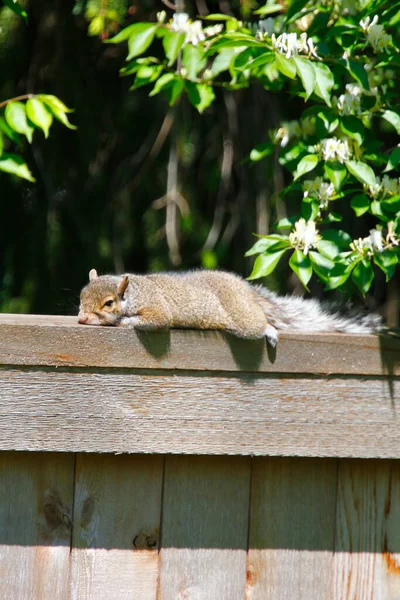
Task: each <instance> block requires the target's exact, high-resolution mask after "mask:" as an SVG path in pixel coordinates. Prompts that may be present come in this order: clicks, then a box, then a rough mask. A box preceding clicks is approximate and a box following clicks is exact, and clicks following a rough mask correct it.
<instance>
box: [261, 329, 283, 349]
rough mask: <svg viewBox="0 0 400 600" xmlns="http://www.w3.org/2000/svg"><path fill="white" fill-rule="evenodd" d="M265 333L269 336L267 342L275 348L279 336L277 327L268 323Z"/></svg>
mask: <svg viewBox="0 0 400 600" xmlns="http://www.w3.org/2000/svg"><path fill="white" fill-rule="evenodd" d="M264 335H265V337H266V338H267V342H268V343H269V344H271V346H272V347H273V348H275V346H276V344H277V343H278V337H279V336H278V332H277V330H276V329H275V327H272V325H267V327H266V328H265V329H264Z"/></svg>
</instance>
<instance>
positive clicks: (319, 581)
mask: <svg viewBox="0 0 400 600" xmlns="http://www.w3.org/2000/svg"><path fill="white" fill-rule="evenodd" d="M336 481H337V462H336V460H334V459H302V458H256V459H253V470H252V493H251V509H250V538H249V553H248V566H247V588H246V596H245V597H246V600H324V599H328V598H330V592H329V584H330V581H329V578H330V569H331V561H332V552H333V544H334V533H335V530H334V528H335V502H336Z"/></svg>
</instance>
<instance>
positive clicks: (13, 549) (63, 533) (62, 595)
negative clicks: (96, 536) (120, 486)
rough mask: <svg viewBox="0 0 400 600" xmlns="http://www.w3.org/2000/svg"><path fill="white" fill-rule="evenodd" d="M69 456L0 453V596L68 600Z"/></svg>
mask: <svg viewBox="0 0 400 600" xmlns="http://www.w3.org/2000/svg"><path fill="white" fill-rule="evenodd" d="M73 479H74V456H73V455H72V454H68V455H67V454H53V453H51V454H49V453H47V454H44V453H43V454H42V453H39V452H1V453H0V582H1V583H0V590H1V591H0V595H1V598H4V599H10V600H11V599H12V600H27V599H28V598H29V600H54V599H55V598H57V600H68V599H69V597H70V596H69V577H70V571H69V568H70V563H69V560H70V544H71V516H72V498H73Z"/></svg>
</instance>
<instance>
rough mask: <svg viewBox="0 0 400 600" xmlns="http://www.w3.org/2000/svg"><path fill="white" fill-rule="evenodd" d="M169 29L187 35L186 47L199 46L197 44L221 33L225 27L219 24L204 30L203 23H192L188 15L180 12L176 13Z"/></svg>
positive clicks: (184, 43) (197, 21)
mask: <svg viewBox="0 0 400 600" xmlns="http://www.w3.org/2000/svg"><path fill="white" fill-rule="evenodd" d="M169 28H170V29H171V31H178V32H179V33H184V34H185V41H184V42H183V45H184V46H185V45H186V44H193V46H197V44H199V43H200V42H204V40H206V39H207V38H208V37H212V36H213V35H218V33H221V31H222V30H223V25H220V24H217V25H213V26H212V27H205V28H204V29H203V25H202V23H201V21H199V20H196V21H191V20H190V19H189V15H188V14H187V13H184V12H180V13H174V16H173V17H172V22H171V23H170V25H169Z"/></svg>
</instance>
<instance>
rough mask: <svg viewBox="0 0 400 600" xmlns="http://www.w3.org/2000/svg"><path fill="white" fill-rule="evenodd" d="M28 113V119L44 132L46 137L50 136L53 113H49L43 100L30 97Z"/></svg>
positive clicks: (27, 106) (27, 107) (27, 104)
mask: <svg viewBox="0 0 400 600" xmlns="http://www.w3.org/2000/svg"><path fill="white" fill-rule="evenodd" d="M26 114H27V115H28V119H29V120H30V121H32V123H33V124H34V125H36V127H39V129H41V130H42V131H43V132H44V136H45V138H48V137H49V129H50V127H51V124H52V122H53V115H52V114H50V113H49V111H48V110H47V108H46V107H45V105H44V104H43V102H41V101H40V100H38V99H37V98H31V99H29V100H28V101H27V103H26Z"/></svg>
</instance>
